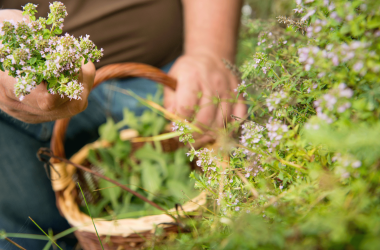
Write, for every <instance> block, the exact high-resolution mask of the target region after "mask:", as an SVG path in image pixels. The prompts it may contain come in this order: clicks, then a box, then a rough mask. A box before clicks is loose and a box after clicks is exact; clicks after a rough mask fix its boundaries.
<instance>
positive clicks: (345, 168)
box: [332, 153, 362, 179]
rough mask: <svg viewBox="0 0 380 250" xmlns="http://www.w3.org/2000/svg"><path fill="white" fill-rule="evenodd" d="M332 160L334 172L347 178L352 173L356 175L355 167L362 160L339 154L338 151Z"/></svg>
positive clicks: (358, 165)
mask: <svg viewBox="0 0 380 250" xmlns="http://www.w3.org/2000/svg"><path fill="white" fill-rule="evenodd" d="M332 161H333V162H334V163H335V164H334V165H335V166H336V168H335V172H336V173H337V174H338V175H340V176H341V178H342V179H347V178H349V177H350V176H351V175H352V174H354V175H357V172H356V171H355V169H357V168H359V167H360V166H361V165H362V162H361V161H359V160H357V159H356V158H355V157H353V156H352V155H341V154H340V153H338V154H336V155H335V156H334V157H333V158H332Z"/></svg>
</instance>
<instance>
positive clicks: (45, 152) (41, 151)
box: [37, 148, 175, 219]
mask: <svg viewBox="0 0 380 250" xmlns="http://www.w3.org/2000/svg"><path fill="white" fill-rule="evenodd" d="M37 155H46V156H49V157H51V158H55V159H58V160H60V161H63V162H66V163H68V164H71V165H73V166H74V167H76V168H79V169H81V170H83V171H86V172H89V173H91V174H93V175H96V176H98V177H99V178H102V179H104V180H106V181H109V182H111V183H113V184H115V185H116V186H118V187H120V188H122V189H124V190H125V191H127V192H129V193H131V194H133V195H135V196H137V197H138V198H140V199H141V200H143V201H145V202H146V203H148V204H150V205H152V206H153V207H155V208H157V209H159V210H162V211H164V212H166V214H168V215H169V216H171V217H172V218H174V219H175V217H174V216H172V215H170V214H169V213H167V211H166V209H164V208H162V207H161V206H159V205H158V204H156V203H155V202H153V201H151V200H149V199H147V198H146V197H144V196H143V195H141V194H139V193H138V192H136V191H134V190H132V189H130V188H129V187H127V186H125V185H122V184H120V183H119V182H117V181H115V180H113V179H111V178H108V177H107V176H104V175H102V174H99V173H97V172H95V171H93V170H91V169H89V168H86V167H84V166H82V165H79V164H76V163H74V162H72V161H70V160H67V159H65V158H62V157H59V156H56V155H54V154H53V153H52V152H51V151H50V149H47V148H40V149H39V150H38V153H37Z"/></svg>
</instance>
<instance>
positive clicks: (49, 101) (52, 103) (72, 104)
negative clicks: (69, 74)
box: [0, 10, 95, 123]
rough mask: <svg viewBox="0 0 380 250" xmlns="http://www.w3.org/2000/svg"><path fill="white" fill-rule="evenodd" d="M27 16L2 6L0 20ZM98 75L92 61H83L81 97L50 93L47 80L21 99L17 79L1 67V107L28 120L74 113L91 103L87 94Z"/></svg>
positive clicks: (68, 115)
mask: <svg viewBox="0 0 380 250" xmlns="http://www.w3.org/2000/svg"><path fill="white" fill-rule="evenodd" d="M23 18H25V16H23V15H22V12H21V11H19V10H1V11H0V23H2V21H4V20H14V21H15V22H18V21H21V20H22V19H23ZM94 78H95V66H94V64H93V63H92V62H89V63H87V64H86V65H83V64H82V67H81V70H80V71H79V78H78V81H79V82H80V83H82V84H83V87H84V90H83V92H82V93H81V98H82V99H81V100H72V101H69V98H67V97H65V98H61V97H60V96H59V95H52V94H49V93H48V91H47V89H46V83H44V82H42V83H41V84H40V85H38V86H37V88H36V89H34V90H33V91H32V92H31V94H29V95H27V96H25V98H24V99H23V100H22V101H20V100H19V97H16V95H15V93H14V86H15V84H16V79H15V78H13V77H11V76H9V75H8V72H7V71H6V72H3V71H0V109H1V110H2V111H4V112H5V113H7V114H9V115H10V116H13V117H14V118H16V119H18V120H21V121H23V122H27V123H41V122H46V121H53V120H57V119H60V118H65V117H70V116H73V115H75V114H77V113H80V112H82V111H83V110H84V109H85V108H86V107H87V98H88V95H89V92H90V90H91V88H92V85H93V82H94Z"/></svg>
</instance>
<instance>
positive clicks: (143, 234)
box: [51, 63, 206, 250]
mask: <svg viewBox="0 0 380 250" xmlns="http://www.w3.org/2000/svg"><path fill="white" fill-rule="evenodd" d="M125 77H143V78H147V79H150V80H153V81H156V82H159V83H162V84H164V85H165V86H168V87H170V88H172V89H173V90H174V89H175V88H176V81H175V80H174V79H172V78H170V77H169V76H167V75H166V74H165V73H164V72H162V71H161V70H159V69H156V68H154V67H151V66H148V65H144V64H138V63H121V64H112V65H108V66H105V67H102V68H100V69H99V70H97V72H96V78H95V83H94V87H96V86H97V85H99V84H100V83H101V82H103V81H105V80H108V79H111V78H125ZM69 121H70V119H61V120H58V121H56V123H55V126H54V130H53V136H52V140H51V150H52V151H53V153H54V155H57V156H60V157H65V150H64V137H65V133H66V129H67V126H68V124H69ZM101 144H102V142H100V141H96V142H94V143H92V144H88V145H86V146H85V147H83V148H82V149H81V150H80V151H78V152H77V153H76V154H75V155H73V156H72V157H71V159H70V160H71V161H72V162H74V163H77V164H82V163H83V162H84V161H85V159H86V158H87V154H88V151H89V149H90V148H94V147H99V146H100V145H101ZM51 163H52V165H53V167H54V171H53V170H52V171H51V179H52V187H53V190H54V191H55V194H56V202H57V207H58V209H59V211H60V212H61V214H62V215H63V216H64V217H65V218H66V219H67V221H68V222H69V223H70V225H71V226H73V227H78V230H76V231H75V235H76V237H77V238H78V240H79V242H80V244H81V246H82V247H83V249H85V250H96V249H99V250H100V249H101V247H100V244H99V242H98V239H97V236H96V234H95V230H94V227H93V225H92V222H91V218H90V217H89V216H88V215H86V214H84V213H82V212H81V211H80V209H79V206H78V199H77V196H78V190H77V186H76V184H75V182H74V180H73V177H74V176H75V173H76V168H75V167H74V166H73V165H70V164H66V163H64V162H59V160H57V159H53V158H52V159H51ZM205 202H206V195H205V194H204V193H202V194H200V195H199V196H198V197H196V198H194V199H192V200H191V201H189V202H188V203H186V204H184V205H183V211H185V212H190V211H195V210H197V209H198V208H199V206H200V205H203V204H205ZM169 211H170V210H169ZM171 212H175V210H174V209H172V210H171ZM181 213H182V212H180V213H179V214H181ZM173 222H174V219H173V218H172V217H170V216H168V215H166V214H160V215H152V216H145V217H140V218H137V219H121V220H113V221H105V220H100V219H95V225H96V228H97V231H98V233H99V235H100V238H101V239H102V242H103V246H104V248H105V249H109V250H111V249H112V250H122V249H142V248H143V247H144V246H145V243H146V241H149V240H151V239H153V237H154V230H155V228H156V225H160V226H162V227H163V228H164V233H163V234H161V236H160V238H164V237H167V236H168V235H169V234H171V233H175V232H178V230H179V228H178V226H176V225H170V223H173Z"/></svg>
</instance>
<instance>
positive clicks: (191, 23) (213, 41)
mask: <svg viewBox="0 0 380 250" xmlns="http://www.w3.org/2000/svg"><path fill="white" fill-rule="evenodd" d="M182 1H183V7H184V16H185V54H197V53H211V54H214V55H216V56H218V57H220V58H225V59H228V60H230V61H232V62H233V61H234V59H235V52H236V40H237V35H238V34H237V33H238V29H239V19H240V9H241V2H242V1H241V0H182Z"/></svg>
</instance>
